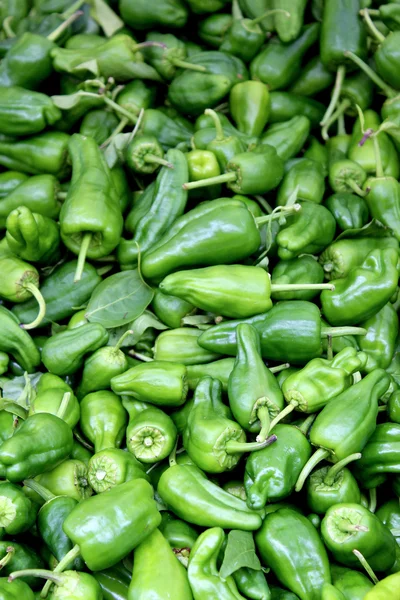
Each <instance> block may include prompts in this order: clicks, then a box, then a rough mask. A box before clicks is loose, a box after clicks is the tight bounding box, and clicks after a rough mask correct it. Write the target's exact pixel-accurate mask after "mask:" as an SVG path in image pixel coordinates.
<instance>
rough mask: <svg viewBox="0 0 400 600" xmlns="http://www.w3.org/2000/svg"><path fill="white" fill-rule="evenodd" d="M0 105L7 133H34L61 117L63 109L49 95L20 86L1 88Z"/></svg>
mask: <svg viewBox="0 0 400 600" xmlns="http://www.w3.org/2000/svg"><path fill="white" fill-rule="evenodd" d="M0 107H1V108H0V124H1V132H2V133H4V134H5V135H14V136H24V135H34V134H35V133H39V132H40V131H42V130H43V129H45V128H46V127H47V126H49V125H50V126H51V125H54V123H56V122H57V121H58V120H59V119H61V111H60V110H59V109H58V108H57V107H56V106H55V105H54V104H53V102H52V100H51V98H49V96H46V95H45V94H41V93H39V92H33V91H30V90H26V89H24V88H23V87H18V86H12V87H2V88H1V89H0Z"/></svg>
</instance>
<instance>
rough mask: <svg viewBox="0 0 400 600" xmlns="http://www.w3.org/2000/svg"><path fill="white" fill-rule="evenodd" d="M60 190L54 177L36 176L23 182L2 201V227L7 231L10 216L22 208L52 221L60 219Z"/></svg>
mask: <svg viewBox="0 0 400 600" xmlns="http://www.w3.org/2000/svg"><path fill="white" fill-rule="evenodd" d="M58 188H59V184H58V181H57V180H56V178H55V177H54V175H35V176H32V177H29V178H27V179H26V180H25V181H22V182H21V183H20V184H19V185H18V186H16V187H15V188H14V189H13V190H10V191H9V193H8V194H5V195H4V196H3V197H2V199H1V202H0V227H1V228H2V229H5V227H6V222H7V217H8V215H9V214H10V213H11V212H12V211H14V210H17V209H19V208H20V207H21V206H24V207H26V208H28V209H29V210H31V211H32V212H34V213H39V214H40V215H43V216H45V217H49V218H51V219H55V218H56V217H58V215H59V212H60V203H59V202H58V200H57V194H58Z"/></svg>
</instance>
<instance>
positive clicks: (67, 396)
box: [56, 392, 71, 419]
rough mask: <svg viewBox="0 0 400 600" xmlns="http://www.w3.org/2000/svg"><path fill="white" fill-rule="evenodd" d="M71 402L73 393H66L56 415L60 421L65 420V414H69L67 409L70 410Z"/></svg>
mask: <svg viewBox="0 0 400 600" xmlns="http://www.w3.org/2000/svg"><path fill="white" fill-rule="evenodd" d="M70 400H71V392H65V394H64V396H63V397H62V400H61V403H60V406H59V407H58V411H57V415H56V416H57V417H58V418H59V419H63V418H64V416H65V413H66V412H67V408H68V405H69V401H70Z"/></svg>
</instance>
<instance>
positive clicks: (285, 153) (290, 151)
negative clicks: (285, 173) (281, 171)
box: [260, 115, 311, 161]
mask: <svg viewBox="0 0 400 600" xmlns="http://www.w3.org/2000/svg"><path fill="white" fill-rule="evenodd" d="M310 126H311V123H310V120H309V119H308V118H307V117H305V116H303V115H298V116H294V117H293V118H291V119H289V120H285V121H284V122H282V123H281V122H278V123H274V124H273V125H270V127H268V129H267V131H266V132H265V133H263V135H262V136H261V138H260V143H261V145H264V144H267V145H268V146H273V147H274V148H275V150H276V152H277V154H278V156H279V157H280V158H281V159H282V160H284V161H286V160H289V158H293V157H294V156H296V154H298V153H299V152H300V150H301V149H302V148H303V146H304V144H305V142H306V140H307V138H308V136H309V133H310Z"/></svg>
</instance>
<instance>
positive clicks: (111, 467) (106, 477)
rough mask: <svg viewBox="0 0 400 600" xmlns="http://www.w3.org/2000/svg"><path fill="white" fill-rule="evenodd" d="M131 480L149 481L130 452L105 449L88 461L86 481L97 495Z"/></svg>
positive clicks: (140, 465)
mask: <svg viewBox="0 0 400 600" xmlns="http://www.w3.org/2000/svg"><path fill="white" fill-rule="evenodd" d="M131 479H146V481H150V478H149V477H148V475H146V473H145V471H144V466H143V465H142V464H141V463H140V462H139V461H138V460H136V458H135V457H134V456H133V455H132V454H131V453H130V452H126V451H125V450H119V449H118V448H107V449H106V450H101V451H100V452H97V453H96V454H94V455H93V456H92V457H91V459H90V460H89V465H88V480H89V484H90V485H91V487H92V488H93V489H94V491H95V492H96V493H97V494H101V493H102V492H108V490H110V489H111V488H113V487H115V486H116V485H120V484H121V483H125V482H126V481H131Z"/></svg>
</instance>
